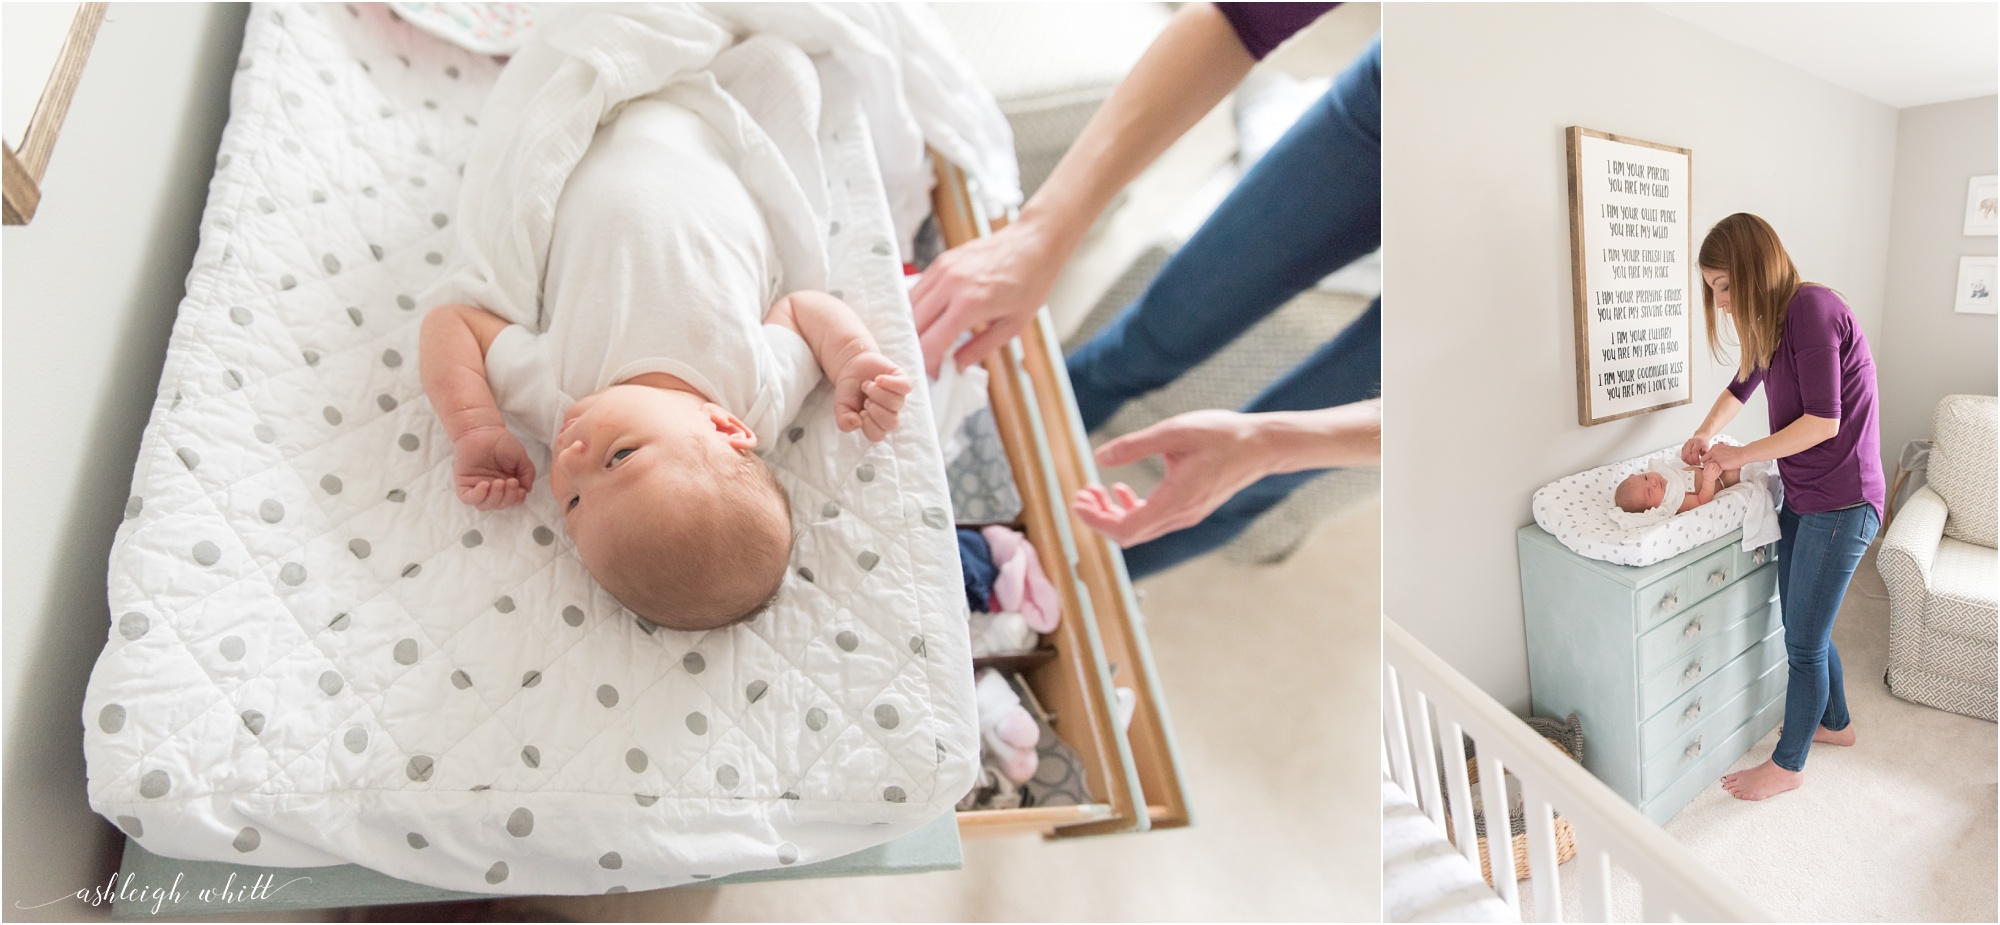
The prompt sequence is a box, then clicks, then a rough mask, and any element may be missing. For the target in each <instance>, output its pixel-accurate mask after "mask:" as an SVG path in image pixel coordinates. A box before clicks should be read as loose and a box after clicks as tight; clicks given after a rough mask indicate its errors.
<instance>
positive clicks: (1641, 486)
mask: <svg viewBox="0 0 2000 925" xmlns="http://www.w3.org/2000/svg"><path fill="white" fill-rule="evenodd" d="M1666 498H1667V477H1666V476H1664V475H1661V474H1660V473H1658V472H1641V473H1639V474H1638V475H1634V476H1629V477H1627V478H1626V479H1625V481H1624V482H1622V483H1620V484H1619V486H1618V506H1619V507H1621V508H1623V509H1625V510H1626V511H1628V512H1631V513H1634V514H1636V513H1639V512H1641V511H1650V510H1652V509H1653V508H1656V507H1659V506H1660V502H1661V501H1664V500H1666Z"/></svg>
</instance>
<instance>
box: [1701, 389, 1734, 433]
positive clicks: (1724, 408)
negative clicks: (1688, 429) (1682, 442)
mask: <svg viewBox="0 0 2000 925" xmlns="http://www.w3.org/2000/svg"><path fill="white" fill-rule="evenodd" d="M1742 410H1743V403H1742V402H1740V401H1737V400H1736V395H1735V394H1734V393H1732V392H1730V391H1729V390H1728V389H1723V390H1722V394H1721V395H1718V396H1716V397H1715V404H1714V405H1712V406H1710V407H1709V409H1708V416H1707V417H1705V418H1702V420H1701V428H1700V429H1698V430H1696V431H1695V436H1697V437H1701V438H1703V439H1704V440H1708V441H1713V440H1715V436H1716V435H1717V434H1720V433H1722V429H1723V428H1725V427H1728V426H1729V422H1731V421H1734V420H1736V415H1737V413H1738V412H1740V411H1742Z"/></svg>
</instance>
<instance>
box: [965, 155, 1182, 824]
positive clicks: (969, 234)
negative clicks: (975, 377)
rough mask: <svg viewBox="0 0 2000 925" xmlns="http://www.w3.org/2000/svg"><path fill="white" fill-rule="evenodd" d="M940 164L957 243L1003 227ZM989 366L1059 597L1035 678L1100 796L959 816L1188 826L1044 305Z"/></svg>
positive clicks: (1038, 545) (1033, 536)
mask: <svg viewBox="0 0 2000 925" xmlns="http://www.w3.org/2000/svg"><path fill="white" fill-rule="evenodd" d="M932 159H933V161H934V162H936V163H937V165H938V185H937V190H936V192H935V194H934V196H933V205H934V207H935V214H936V217H937V221H938V227H939V230H940V231H941V232H942V233H943V236H944V240H945V245H946V246H947V247H956V246H958V245H960V244H963V243H965V242H967V241H970V240H972V239H973V238H975V237H978V236H980V235H982V234H985V233H988V232H989V231H990V229H991V228H992V227H997V226H999V225H1001V224H1004V222H1002V221H998V220H996V221H994V222H991V223H989V222H988V221H987V220H986V218H985V216H982V215H980V214H979V213H978V211H977V209H976V207H975V200H974V199H973V198H972V197H970V196H968V195H967V193H966V186H965V178H964V175H963V173H962V172H960V171H959V170H957V169H956V168H955V167H952V166H951V165H949V164H947V163H945V162H944V160H943V159H942V158H941V157H937V156H936V154H935V152H933V158H932ZM986 371H987V374H988V389H989V391H990V395H991V398H992V407H993V420H994V424H995V425H996V427H997V429H998V430H999V432H1000V440H1001V443H1002V444H1003V445H1004V446H1005V447H1006V451H1007V461H1008V464H1009V465H1010V466H1012V468H1013V470H1014V477H1015V481H1016V484H1017V487H1018V488H1019V489H1020V494H1021V499H1022V512H1021V521H1020V523H1019V524H1018V525H1017V526H1018V527H1019V528H1020V529H1021V531H1022V532H1023V533H1024V534H1026V536H1027V537H1028V541H1029V542H1031V543H1033V544H1034V547H1035V550H1036V552H1037V553H1038V554H1039V555H1040V556H1041V561H1042V567H1043V570H1044V571H1045V572H1047V573H1048V576H1049V580H1050V581H1051V582H1052V583H1054V584H1055V586H1056V588H1057V590H1058V591H1059V592H1060V593H1061V595H1062V602H1063V617H1062V622H1061V623H1060V624H1059V625H1058V626H1057V627H1056V631H1055V632H1054V633H1051V634H1049V635H1048V636H1047V637H1045V639H1044V645H1046V646H1049V647H1052V648H1054V649H1055V651H1056V657H1055V658H1054V659H1051V660H1049V661H1046V662H1043V663H1042V664H1040V665H1039V666H1037V667H1035V668H1034V669H1032V670H1030V671H1028V672H1027V673H1026V674H1025V680H1026V681H1027V684H1028V686H1029V688H1030V689H1032V690H1033V691H1034V694H1035V697H1036V699H1037V700H1039V701H1040V702H1041V703H1042V705H1043V706H1044V707H1046V708H1047V709H1048V710H1049V711H1050V712H1051V713H1052V714H1054V716H1055V717H1056V722H1055V730H1056V734H1057V735H1059V736H1060V737H1061V738H1062V739H1063V741H1064V742H1066V743H1067V744H1068V745H1069V746H1070V747H1071V748H1072V749H1074V750H1075V751H1076V753H1077V755H1078V756H1079V757H1080V759H1081V760H1082V762H1083V765H1084V769H1085V776H1086V779H1087V782H1088V784H1089V787H1090V792H1091V794H1092V795H1093V796H1095V797H1096V802H1095V803H1091V804H1088V805H1083V806H1047V807H1027V808H1021V809H1000V810H974V811H970V812H962V813H959V814H958V823H959V830H960V832H961V833H963V834H965V835H968V836H971V835H989V834H1003V833H1021V832H1038V833H1042V834H1044V835H1053V836H1075V835H1098V834H1108V833H1113V832H1132V831H1145V830H1148V829H1151V828H1170V827H1175V826H1184V825H1187V824H1188V822H1189V812H1188V807H1187V803H1186V800H1185V798H1184V796H1183V795H1182V791H1181V780H1180V770H1179V763H1178V759H1177V756H1176V753H1175V749H1174V743H1173V735H1172V731H1171V727H1170V724H1169V722H1168V719H1167V714H1166V704H1165V700H1164V698H1162V697H1161V695H1160V691H1159V685H1158V681H1157V677H1156V674H1155V672H1154V669H1153V659H1152V653H1151V650H1150V649H1149V647H1148V646H1147V642H1146V635H1145V625H1144V620H1143V617H1142V616H1141V615H1140V612H1139V608H1138V604H1137V600H1136V598H1135V597H1134V595H1133V594H1132V581H1131V578H1130V576H1129V575H1128V574H1127V573H1126V571H1125V560H1124V557H1123V554H1122V553H1121V552H1120V550H1119V549H1118V548H1117V547H1116V546H1115V545H1113V544H1112V543H1111V542H1110V541H1108V540H1106V539H1105V538H1103V537H1102V536H1099V535H1098V534H1097V533H1095V532H1093V531H1091V530H1090V529H1089V528H1087V527H1085V526H1084V525H1083V523H1082V522H1081V521H1078V520H1076V519H1075V518H1074V517H1073V515H1071V514H1070V511H1069V499H1070V498H1071V497H1072V496H1074V495H1075V493H1076V492H1077V491H1078V490H1079V489H1081V488H1082V487H1083V486H1084V485H1086V484H1089V483H1091V482H1095V481H1097V468H1096V464H1095V462H1094V460H1093V458H1092V456H1091V448H1090V443H1089V440H1088V438H1087V436H1086V435H1085V434H1084V432H1083V427H1082V424H1081V420H1080V418H1079V416H1078V413H1077V410H1076V401H1075V399H1074V398H1073V397H1072V396H1071V394H1070V390H1069V379H1068V377H1067V374H1066V373H1065V371H1064V368H1063V364H1062V354H1061V345H1060V342H1059V341H1058V339H1057V338H1056V336H1055V332H1054V329H1053V326H1052V325H1051V324H1050V322H1049V320H1048V312H1047V310H1046V309H1045V310H1043V311H1042V313H1041V314H1040V315H1039V316H1038V318H1037V320H1036V322H1035V323H1034V324H1030V325H1029V326H1028V327H1027V328H1026V329H1025V330H1023V331H1022V332H1021V335H1020V336H1019V337H1018V338H1016V339H1015V340H1014V341H1013V342H1011V343H1010V344H1008V345H1007V347H1006V348H1005V349H1003V350H1000V351H997V352H996V353H995V354H994V355H993V356H991V357H989V358H988V359H987V361H986ZM1119 688H1124V689H1128V690H1131V691H1132V692H1133V695H1134V699H1135V701H1136V707H1135V709H1134V711H1133V716H1132V721H1131V724H1130V726H1122V725H1121V724H1120V723H1119V720H1118V710H1117V706H1116V704H1117V698H1116V693H1115V692H1116V690H1117V689H1119Z"/></svg>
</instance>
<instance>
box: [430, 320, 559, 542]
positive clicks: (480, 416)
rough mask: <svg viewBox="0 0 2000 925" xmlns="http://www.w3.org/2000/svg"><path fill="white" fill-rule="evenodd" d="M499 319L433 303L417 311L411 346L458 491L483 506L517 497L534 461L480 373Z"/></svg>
mask: <svg viewBox="0 0 2000 925" xmlns="http://www.w3.org/2000/svg"><path fill="white" fill-rule="evenodd" d="M506 327H507V322H506V321H504V320H502V319H501V318H500V317H498V316H496V315H494V314H493V313H491V312H488V311H485V310H484V309H479V308H474V307H473V306H470V305H440V306H438V307H436V308H434V309H431V311H430V313H429V314H427V315H425V316H424V326H423V333H422V339H421V340H420V341H419V343H418V348H417V360H418V365H419V366H420V367H421V370H422V375H423V381H424V394H425V395H427V396H429V397H430V400H431V407H432V408H433V409H435V410H436V411H437V413H438V418H439V419H440V420H442V421H443V422H444V431H445V433H446V434H447V435H449V436H450V437H451V442H452V451H453V459H452V475H453V478H454V481H455V482H456V483H457V488H458V499H459V500H460V501H463V502H465V503H466V504H470V505H472V506H473V507H476V508H478V509H480V510H482V511H490V510H493V509H495V508H503V507H512V506H513V505H516V504H520V503H521V502H522V501H523V500H526V498H527V497H528V489H530V488H532V487H533V486H534V484H535V464H534V463H533V462H531V461H530V460H529V459H528V453H527V450H526V449H525V448H523V447H522V446H521V441H520V440H518V439H516V438H515V437H514V435H513V434H511V433H509V432H508V431H507V425H506V423H505V421H504V419H503V418H502V417H501V415H500V406H499V404H498V403H497V402H495V401H494V400H493V387H492V386H491V385H489V384H488V383H487V381H486V349H487V348H488V347H490V346H492V344H493V338H495V337H498V336H499V334H500V332H501V331H502V330H505V329H506Z"/></svg>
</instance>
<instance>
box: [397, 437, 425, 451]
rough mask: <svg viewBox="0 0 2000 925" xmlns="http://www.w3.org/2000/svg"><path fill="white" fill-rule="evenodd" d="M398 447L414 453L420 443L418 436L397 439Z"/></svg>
mask: <svg viewBox="0 0 2000 925" xmlns="http://www.w3.org/2000/svg"><path fill="white" fill-rule="evenodd" d="M396 445H397V446H400V447H402V448H403V449H405V450H408V451H410V452H413V453H414V452H416V449H417V447H418V446H419V445H420V443H419V441H418V440H417V435H416V434H404V435H402V436H400V437H397V438H396Z"/></svg>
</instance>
